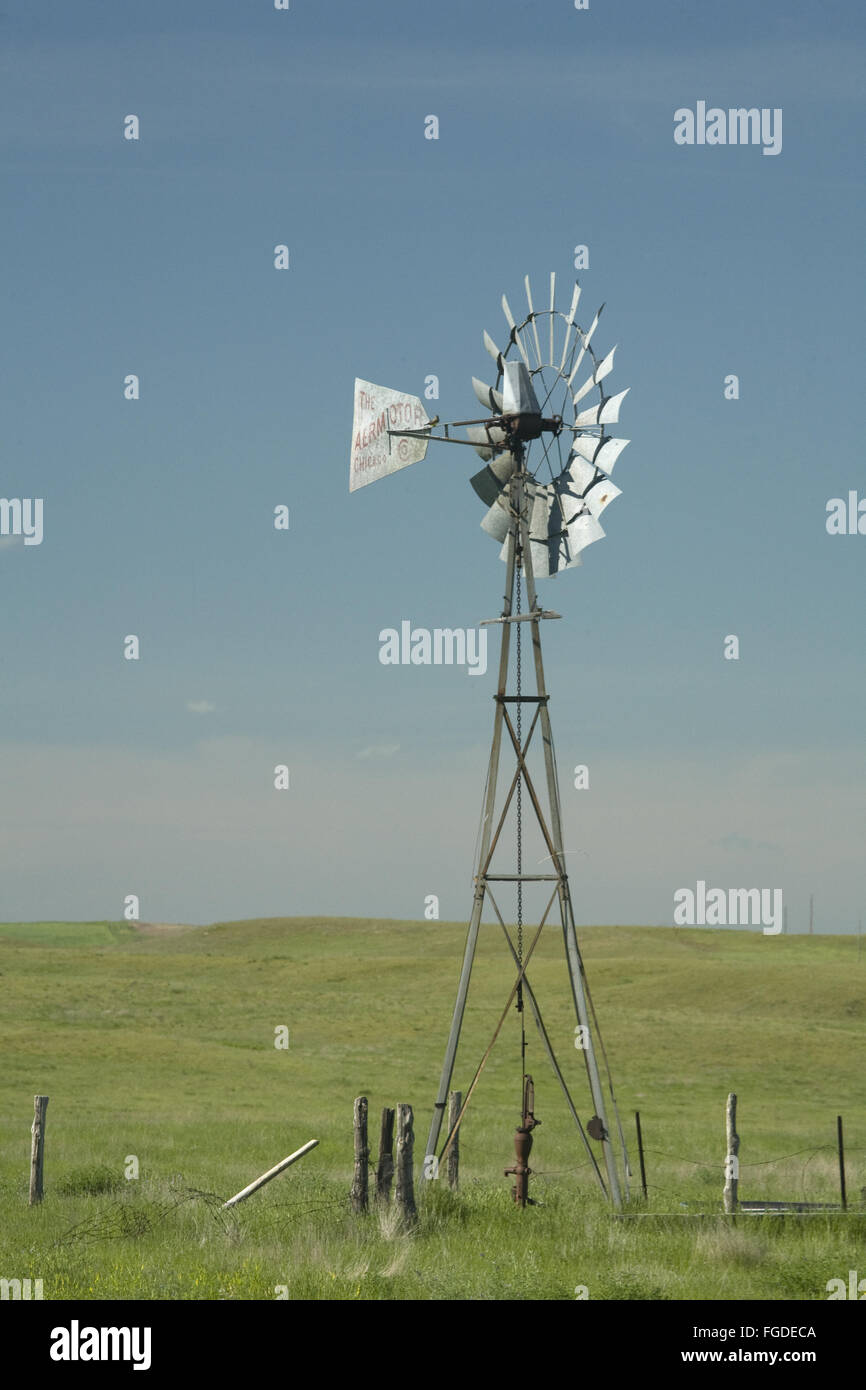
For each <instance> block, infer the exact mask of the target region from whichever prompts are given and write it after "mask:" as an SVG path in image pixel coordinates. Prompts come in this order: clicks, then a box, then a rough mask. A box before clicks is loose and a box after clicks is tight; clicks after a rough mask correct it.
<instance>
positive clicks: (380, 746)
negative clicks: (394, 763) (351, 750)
mask: <svg viewBox="0 0 866 1390" xmlns="http://www.w3.org/2000/svg"><path fill="white" fill-rule="evenodd" d="M399 752H400V745H399V743H373V744H370V746H369V747H368V748H362V749H361V751H360V753H356V754H355V757H356V758H357V759H358V760H359V761H360V760H361V759H363V758H393V756H394V754H395V753H399Z"/></svg>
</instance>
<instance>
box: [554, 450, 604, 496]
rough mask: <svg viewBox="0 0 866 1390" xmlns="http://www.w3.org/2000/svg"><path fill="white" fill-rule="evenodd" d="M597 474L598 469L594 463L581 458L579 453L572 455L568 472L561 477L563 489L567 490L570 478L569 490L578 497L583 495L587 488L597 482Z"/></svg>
mask: <svg viewBox="0 0 866 1390" xmlns="http://www.w3.org/2000/svg"><path fill="white" fill-rule="evenodd" d="M597 475H598V470H597V469H596V467H595V465H594V464H592V463H589V462H587V460H586V459H585V458H581V457H580V456H579V455H577V456H575V455H572V457H571V458H570V459H569V463H568V472H567V474H566V475H564V476H563V478H562V479H560V482H561V483H562V484H563V491H565V490H566V487H565V484H566V481H567V480H568V479H570V482H571V486H570V487H569V488H568V489H567V490H568V491H569V492H570V493H574V494H575V495H576V496H578V497H582V496H583V494H584V493H585V492H586V489H587V488H588V487H590V486H591V485H592V483H594V482H595V479H596V477H597Z"/></svg>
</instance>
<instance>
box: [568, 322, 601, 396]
mask: <svg viewBox="0 0 866 1390" xmlns="http://www.w3.org/2000/svg"><path fill="white" fill-rule="evenodd" d="M603 312H604V305H603V304H602V306H601V308H600V309H599V311H598V313H597V314H596V316H595V318H594V319H593V321H592V323H591V324H590V325H589V328H588V329H587V330H586V332H585V333H583V334H581V345H580V352H579V353H578V354H577V357H576V358H575V360H574V366H573V367H572V369H571V375H570V376H569V378H568V384H569V386H571V385H572V383H573V382H574V378H575V377H576V376H577V374H578V372H579V371H580V364H581V362H582V361H583V359H584V357H585V356H586V352H587V349H588V348H589V345H590V343H591V342H592V335H593V333H594V332H595V330H596V329H597V328H598V321H599V319H600V318H601V316H602V313H603ZM577 332H578V333H580V329H577Z"/></svg>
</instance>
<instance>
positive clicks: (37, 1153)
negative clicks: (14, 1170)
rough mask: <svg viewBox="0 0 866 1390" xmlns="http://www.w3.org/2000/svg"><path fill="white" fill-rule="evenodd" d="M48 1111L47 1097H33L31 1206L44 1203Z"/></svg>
mask: <svg viewBox="0 0 866 1390" xmlns="http://www.w3.org/2000/svg"><path fill="white" fill-rule="evenodd" d="M47 1109H48V1097H47V1096H34V1097H33V1124H32V1126H31V1129H30V1133H31V1134H32V1135H33V1143H32V1144H31V1147H30V1206H31V1207H32V1206H34V1205H35V1203H36V1202H41V1201H42V1166H43V1162H44V1159H45V1111H46V1110H47Z"/></svg>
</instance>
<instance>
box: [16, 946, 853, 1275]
mask: <svg viewBox="0 0 866 1390" xmlns="http://www.w3.org/2000/svg"><path fill="white" fill-rule="evenodd" d="M464 934H465V927H463V926H455V925H452V924H448V923H441V922H426V921H425V922H406V923H401V922H378V921H365V920H352V919H337V920H334V919H293V920H265V921H250V922H234V923H224V924H220V925H216V926H212V927H195V928H191V927H169V926H165V927H133V926H130V925H129V924H116V923H39V924H30V923H24V924H7V925H4V926H0V1012H2V1029H3V1037H4V1039H5V1047H4V1056H3V1063H4V1065H3V1069H2V1076H0V1114H2V1140H0V1204H2V1212H3V1218H4V1220H3V1225H4V1227H5V1235H4V1237H3V1241H4V1243H3V1245H2V1247H0V1258H2V1269H0V1272H2V1273H4V1274H7V1272H8V1275H7V1277H11V1276H15V1277H26V1276H28V1275H30V1276H32V1277H34V1278H38V1277H43V1278H44V1282H45V1296H46V1297H70V1296H74V1297H80V1296H83V1297H87V1296H93V1297H96V1296H115V1297H148V1298H150V1297H173V1298H188V1297H207V1298H213V1297H273V1296H274V1293H273V1289H274V1287H275V1286H277V1285H287V1286H288V1288H289V1292H290V1296H292V1297H327V1298H345V1297H360V1298H387V1297H397V1298H439V1297H444V1298H448V1297H481V1298H497V1297H515V1296H523V1291H521V1290H520V1289H518V1288H517V1285H516V1284H515V1280H516V1279H517V1277H518V1276H517V1270H518V1268H519V1267H520V1266H519V1260H518V1253H519V1251H521V1250H523V1249H524V1248H525V1246H526V1241H527V1227H528V1228H529V1229H530V1232H531V1240H530V1244H531V1248H532V1249H533V1250H534V1252H535V1254H534V1256H533V1258H534V1260H535V1262H536V1266H537V1278H536V1280H535V1281H534V1290H535V1291H534V1292H533V1291H532V1290H526V1291H525V1295H526V1296H529V1297H533V1296H535V1297H541V1298H566V1297H572V1296H573V1288H574V1286H575V1285H577V1284H584V1285H586V1286H587V1287H588V1288H589V1291H590V1297H591V1298H603V1297H638V1298H641V1297H675V1298H682V1297H687V1298H692V1297H699V1298H712V1297H737V1296H741V1297H803V1298H822V1297H826V1293H825V1292H824V1285H825V1284H826V1280H827V1279H829V1278H832V1277H836V1276H838V1275H842V1276H846V1275H847V1270H848V1268H849V1267H855V1266H856V1255H855V1251H856V1249H857V1247H858V1245H859V1248H860V1249H861V1250H862V1248H863V1235H864V1233H866V1217H858V1216H856V1215H851V1214H849V1215H848V1216H847V1217H843V1216H841V1215H840V1216H835V1215H832V1214H831V1215H828V1216H826V1217H825V1216H820V1217H808V1218H803V1219H802V1220H801V1221H799V1222H796V1221H794V1220H793V1219H791V1218H788V1219H786V1220H785V1221H782V1220H780V1219H769V1218H758V1219H754V1218H745V1217H742V1218H738V1221H737V1224H736V1226H732V1225H731V1223H729V1222H728V1223H725V1222H724V1220H722V1219H719V1220H718V1221H716V1220H715V1219H711V1220H709V1221H705V1222H703V1223H692V1222H689V1221H685V1220H683V1213H686V1212H689V1211H692V1212H695V1211H699V1210H703V1211H706V1212H713V1211H716V1210H718V1207H719V1199H720V1195H721V1188H722V1183H723V1176H722V1165H723V1161H724V1148H725V1140H724V1105H725V1098H726V1095H727V1093H728V1091H730V1090H733V1091H736V1092H737V1094H738V1097H739V1126H738V1127H739V1130H740V1134H741V1138H742V1142H741V1149H740V1160H741V1165H742V1166H741V1194H742V1196H744V1197H764V1198H787V1199H789V1200H797V1199H800V1200H803V1199H805V1200H808V1201H835V1200H837V1197H838V1184H837V1177H836V1171H837V1170H836V1158H835V1119H836V1115H837V1114H842V1115H843V1116H844V1118H845V1125H846V1143H847V1150H848V1181H849V1192H850V1194H851V1196H852V1198H854V1199H856V1200H858V1201H859V1199H860V1195H861V1193H860V1189H861V1188H862V1187H863V1186H864V1185H866V1109H864V1086H863V1056H864V1046H863V1043H864V1037H863V1035H864V1015H866V1002H864V996H866V991H864V986H863V981H864V980H866V961H864V962H862V963H861V964H858V961H857V943H856V940H854V939H852V938H842V937H836V938H832V937H802V936H801V937H786V936H779V937H764V936H763V935H762V934H759V933H749V932H737V931H731V930H726V929H720V930H712V929H697V928H695V929H682V928H680V929H666V928H634V927H610V928H589V929H584V930H583V931H582V932H581V933H580V939H581V946H582V950H583V954H584V959H585V962H586V969H587V974H588V978H589V982H590V986H591V989H592V993H593V998H594V1001H595V1005H596V1009H597V1011H598V1014H599V1017H600V1021H601V1026H602V1030H603V1035H604V1040H605V1043H606V1046H607V1049H608V1053H609V1055H610V1059H611V1065H612V1068H613V1076H614V1083H615V1087H616V1091H617V1097H618V1100H619V1105H620V1113H621V1115H622V1118H623V1121H624V1124H625V1128H626V1135H627V1140H628V1141H629V1145H630V1149H631V1151H632V1159H633V1166H634V1168H635V1170H637V1155H636V1150H635V1146H634V1142H633V1139H634V1126H633V1112H634V1110H635V1109H639V1110H640V1112H641V1118H642V1123H643V1130H644V1140H645V1144H646V1146H647V1169H648V1180H649V1184H650V1200H649V1210H651V1211H655V1212H657V1213H659V1214H660V1215H659V1219H658V1220H647V1219H645V1218H644V1219H643V1220H634V1221H631V1222H630V1221H613V1220H611V1218H610V1217H609V1216H608V1214H607V1212H606V1210H605V1209H604V1207H603V1205H602V1204H601V1203H600V1201H599V1199H598V1197H597V1194H596V1192H595V1190H594V1189H593V1187H592V1185H591V1183H590V1180H589V1175H588V1170H587V1166H586V1161H585V1157H584V1155H583V1152H582V1148H581V1145H580V1142H579V1139H578V1137H577V1135H576V1133H575V1131H574V1128H573V1124H572V1122H571V1120H570V1119H569V1117H568V1115H567V1113H566V1111H565V1107H564V1104H563V1102H562V1099H561V1095H560V1092H559V1089H558V1087H557V1085H556V1082H555V1080H554V1078H553V1076H552V1075H551V1074H550V1069H549V1065H548V1063H547V1061H546V1058H545V1057H544V1055H543V1053H542V1050H541V1046H540V1042H539V1040H538V1038H537V1036H536V1034H535V1029H534V1026H533V1025H532V1023H531V1021H528V1028H529V1070H531V1071H532V1073H533V1075H534V1077H535V1082H536V1114H537V1115H538V1116H539V1117H540V1119H541V1120H542V1125H541V1127H540V1128H539V1129H538V1130H536V1135H535V1147H534V1150H533V1155H532V1166H533V1168H534V1170H535V1173H536V1176H535V1177H534V1178H533V1193H534V1195H535V1196H536V1197H537V1198H538V1199H539V1200H540V1201H541V1202H542V1203H543V1206H541V1207H538V1208H536V1209H534V1210H533V1211H530V1212H527V1213H525V1214H523V1215H520V1214H519V1213H517V1212H515V1211H513V1210H512V1207H511V1203H510V1197H509V1186H510V1183H509V1180H507V1179H505V1178H504V1177H503V1176H502V1169H503V1168H504V1167H506V1166H507V1165H508V1164H509V1163H510V1162H511V1161H512V1159H513V1150H512V1143H511V1139H512V1133H513V1129H514V1125H515V1123H516V1121H517V1118H518V1109H519V1098H520V1070H519V1050H518V1029H517V1017H516V1015H512V1016H511V1017H510V1018H509V1019H508V1020H507V1022H506V1025H505V1028H504V1029H503V1034H502V1037H501V1039H500V1041H499V1042H498V1043H497V1046H496V1048H495V1049H494V1052H493V1054H492V1056H491V1059H490V1062H489V1064H488V1066H487V1068H486V1069H485V1072H484V1075H483V1077H482V1079H481V1082H480V1084H479V1087H478V1090H477V1092H476V1095H475V1097H474V1099H473V1103H472V1106H471V1109H470V1111H469V1112H468V1115H467V1118H466V1121H465V1125H464V1128H463V1131H462V1132H461V1134H462V1153H461V1178H462V1190H461V1193H460V1195H459V1196H458V1197H457V1198H456V1199H452V1197H451V1194H449V1193H448V1192H447V1191H440V1190H439V1189H438V1188H437V1189H436V1190H434V1191H426V1190H425V1197H426V1198H427V1199H428V1200H427V1202H426V1204H425V1206H424V1207H423V1208H422V1214H421V1216H422V1220H421V1228H420V1230H419V1231H418V1232H417V1233H416V1234H415V1235H414V1236H412V1237H409V1238H407V1237H406V1236H403V1235H401V1234H400V1233H399V1232H397V1231H395V1230H393V1229H392V1228H391V1226H390V1225H389V1221H388V1219H387V1218H383V1219H381V1220H379V1219H377V1218H376V1217H375V1216H371V1217H369V1218H368V1219H367V1220H366V1221H358V1220H353V1219H352V1218H351V1217H348V1216H347V1215H346V1214H345V1211H344V1202H343V1194H344V1192H345V1190H346V1188H347V1186H348V1180H349V1175H350V1171H351V1153H352V1135H351V1118H352V1101H353V1098H354V1097H355V1096H357V1095H359V1094H366V1095H367V1096H368V1097H369V1102H370V1115H371V1137H373V1132H374V1131H377V1122H378V1114H379V1110H380V1109H381V1107H382V1106H383V1105H385V1104H389V1105H393V1104H394V1103H395V1102H397V1101H408V1102H409V1103H410V1104H412V1105H413V1107H414V1109H415V1115H416V1152H417V1153H418V1154H419V1155H420V1153H421V1151H422V1150H423V1146H424V1141H425V1139H426V1131H427V1126H428V1123H429V1118H430V1111H431V1107H432V1101H433V1098H434V1095H435V1089H436V1084H437V1081H438V1073H439V1067H440V1065H441V1058H442V1051H443V1048H444V1043H445V1037H446V1034H447V1029H448V1023H449V1020H450V1012H451V1007H452V1004H453V998H454V992H455V989H456V983H457V974H458V971H459V964H460V958H461V953H462V946H463V939H464ZM529 973H530V978H531V979H532V983H533V987H534V989H535V992H536V995H537V996H538V998H539V1001H540V1003H541V1006H542V1010H543V1012H544V1015H545V1021H546V1024H547V1028H548V1032H549V1034H550V1036H551V1039H552V1041H553V1045H554V1047H555V1049H556V1050H557V1053H558V1054H559V1057H560V1062H561V1064H562V1065H563V1068H564V1070H565V1071H566V1073H567V1077H568V1080H569V1084H570V1085H571V1087H572V1092H573V1094H574V1096H575V1100H576V1102H577V1105H578V1110H579V1111H580V1113H581V1114H582V1117H583V1118H588V1116H589V1114H590V1113H591V1110H590V1108H589V1105H588V1098H587V1096H586V1087H585V1081H584V1079H583V1067H582V1059H581V1055H580V1054H579V1053H578V1052H577V1051H576V1050H575V1048H574V1046H573V1033H574V1020H573V1016H572V1014H571V1011H570V1004H569V993H568V986H567V980H566V977H565V971H564V966H563V963H562V945H561V937H560V935H559V933H558V932H557V931H556V930H554V929H552V928H551V929H550V930H549V931H548V930H546V931H545V933H544V935H543V937H542V940H541V942H540V943H539V946H538V948H537V950H536V954H535V957H534V958H533V962H532V966H531V968H530V972H529ZM512 974H513V972H512V970H511V968H510V966H509V963H508V957H507V952H506V949H505V944H504V941H503V940H502V936H501V932H500V929H499V928H498V927H485V928H484V929H483V931H482V939H481V945H480V949H479V955H478V960H477V964H476V970H475V975H474V978H473V987H472V989H471V991H470V996H469V1007H468V1010H467V1016H466V1024H465V1029H464V1035H463V1042H462V1046H461V1053H460V1057H459V1059H458V1069H457V1073H456V1075H455V1080H454V1084H455V1086H458V1087H461V1088H462V1089H464V1090H465V1089H466V1087H467V1085H468V1082H469V1080H470V1078H471V1076H472V1074H473V1072H474V1070H475V1067H476V1065H477V1063H478V1061H479V1059H480V1057H481V1054H482V1052H483V1051H484V1048H485V1046H486V1044H487V1042H488V1041H489V1038H490V1035H491V1033H492V1030H493V1028H494V1026H495V1023H496V1020H497V1018H498V1016H499V1013H500V1011H501V1008H502V1006H503V1005H504V1002H505V999H506V998H507V995H508V991H509V989H510V986H511V980H512ZM280 1027H285V1028H287V1029H288V1030H289V1038H290V1041H289V1047H288V1049H285V1050H283V1049H277V1048H275V1046H274V1038H275V1030H276V1029H278V1028H280ZM37 1092H41V1093H44V1094H47V1095H49V1096H50V1097H51V1100H50V1104H49V1109H48V1125H47V1147H46V1197H45V1202H44V1203H43V1205H42V1207H41V1208H39V1209H35V1210H32V1211H31V1210H28V1209H27V1208H26V1193H27V1174H28V1162H29V1125H30V1121H31V1118H32V1098H33V1095H34V1094H35V1093H37ZM309 1138H318V1139H319V1140H320V1146H319V1148H318V1149H317V1150H315V1151H314V1152H313V1153H312V1154H310V1155H309V1156H308V1157H307V1158H305V1159H304V1160H303V1161H302V1163H301V1164H299V1165H298V1167H296V1168H294V1169H293V1170H291V1171H290V1172H289V1173H287V1174H286V1175H284V1176H283V1177H281V1178H279V1179H278V1180H277V1181H276V1182H275V1183H273V1184H271V1185H270V1186H269V1187H268V1188H266V1189H265V1190H264V1191H263V1192H261V1193H259V1194H257V1195H256V1196H255V1197H253V1198H252V1199H250V1201H249V1202H248V1203H246V1204H244V1205H243V1206H242V1207H240V1208H238V1209H237V1212H236V1213H233V1214H232V1215H231V1216H230V1217H229V1216H227V1215H224V1214H220V1213H219V1212H218V1203H217V1201H216V1197H217V1196H219V1197H220V1198H222V1199H225V1198H226V1197H228V1196H230V1195H231V1194H232V1193H233V1192H235V1191H237V1190H238V1189H239V1188H241V1187H242V1186H244V1185H245V1184H246V1183H247V1182H249V1181H250V1180H251V1179H252V1178H253V1177H255V1176H257V1175H258V1174H259V1173H261V1172H263V1171H264V1170H265V1169H266V1168H269V1167H270V1166H272V1164H273V1163H275V1162H276V1161H277V1160H278V1159H280V1158H282V1157H283V1156H284V1155H285V1154H286V1153H288V1152H290V1151H291V1150H292V1149H293V1148H296V1147H298V1146H299V1145H300V1144H301V1143H303V1142H304V1141H305V1140H307V1139H309ZM130 1155H135V1156H136V1158H137V1160H138V1164H139V1178H138V1179H137V1180H135V1181H127V1180H126V1179H125V1178H124V1167H125V1164H126V1162H127V1158H128V1156H130ZM785 1156H790V1157H785ZM780 1159H784V1161H778V1160H780ZM194 1194H199V1195H194ZM208 1194H210V1195H208ZM634 1210H641V1211H645V1210H647V1208H646V1207H644V1206H643V1205H642V1204H638V1205H637V1206H636V1207H635V1208H634ZM662 1214H663V1215H662ZM81 1222H84V1223H86V1224H85V1226H84V1227H79V1230H78V1232H77V1233H76V1232H73V1231H72V1230H71V1228H72V1227H73V1226H74V1225H75V1224H76V1223H81ZM87 1223H89V1224H87ZM289 1254H290V1255H291V1257H290V1258H289ZM846 1261H847V1262H846ZM861 1263H862V1260H861ZM837 1266H838V1268H837ZM388 1271H390V1272H388ZM825 1271H826V1272H825ZM863 1273H864V1274H866V1269H864V1271H863Z"/></svg>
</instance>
